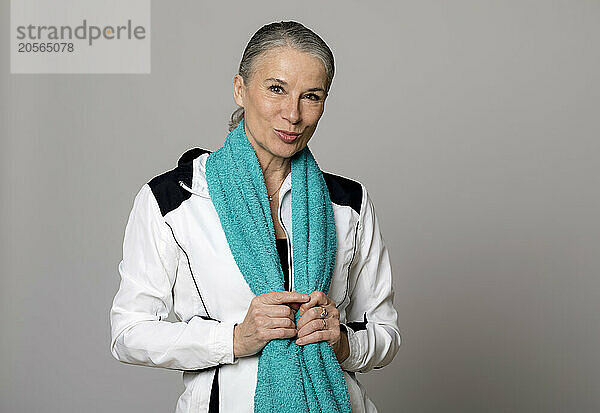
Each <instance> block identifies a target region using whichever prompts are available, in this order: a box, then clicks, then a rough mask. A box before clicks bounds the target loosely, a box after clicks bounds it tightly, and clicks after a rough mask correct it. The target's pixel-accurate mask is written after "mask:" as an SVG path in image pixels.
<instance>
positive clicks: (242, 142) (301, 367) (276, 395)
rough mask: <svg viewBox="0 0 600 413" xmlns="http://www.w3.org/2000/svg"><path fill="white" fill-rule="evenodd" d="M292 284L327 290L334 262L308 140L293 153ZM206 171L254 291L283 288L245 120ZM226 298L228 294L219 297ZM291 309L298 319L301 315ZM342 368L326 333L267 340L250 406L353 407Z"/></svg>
mask: <svg viewBox="0 0 600 413" xmlns="http://www.w3.org/2000/svg"><path fill="white" fill-rule="evenodd" d="M291 162H292V164H291V168H292V171H291V173H292V246H293V258H294V259H293V267H294V286H295V290H296V291H299V292H303V293H306V294H309V293H311V292H313V291H315V290H319V291H323V292H324V293H326V294H327V292H328V291H329V284H330V281H331V274H332V272H333V267H334V265H335V256H336V232H335V221H334V218H333V207H332V205H331V199H330V198H329V192H328V190H327V186H326V184H325V179H324V178H323V173H322V172H321V169H320V168H319V166H318V165H317V162H316V161H315V158H314V157H313V155H312V153H311V151H310V150H309V148H308V146H306V147H305V148H304V149H303V150H301V151H300V152H298V153H296V154H294V156H293V157H292V158H291ZM206 179H207V183H208V190H209V194H210V196H211V199H212V202H213V204H214V206H215V209H216V210H217V213H218V215H219V219H220V221H221V226H222V227H223V231H224V232H225V236H226V238H227V242H228V244H229V248H230V249H231V252H232V254H233V257H234V259H235V262H236V263H237V265H238V268H239V269H240V271H241V272H242V274H243V276H244V279H245V280H246V282H247V283H248V285H249V286H250V289H251V290H252V292H253V293H254V294H256V295H260V294H264V293H267V292H271V291H282V290H283V289H284V278H283V277H284V275H283V270H282V268H281V264H280V261H279V256H278V253H277V248H276V245H275V230H274V228H273V221H272V218H271V209H270V207H269V200H268V197H267V188H266V186H265V182H264V177H263V174H262V170H261V168H260V164H259V163H258V158H257V157H256V153H255V152H254V148H253V147H252V144H251V143H250V142H249V141H248V138H247V137H246V132H245V130H244V120H242V121H241V122H240V123H239V125H238V126H237V127H236V128H235V129H234V130H232V131H231V132H229V134H228V135H227V137H226V138H225V143H224V144H223V146H222V147H221V148H219V149H218V150H216V151H214V152H212V153H211V154H210V155H209V156H208V159H207V160H206ZM223 298H224V299H225V297H223ZM299 318H300V317H299V316H298V314H296V322H298V320H299ZM350 410H351V409H350V399H349V396H348V388H347V387H346V381H345V379H344V376H343V374H342V369H341V368H340V365H339V363H338V361H337V359H336V357H335V353H334V352H333V349H332V348H331V346H330V345H329V343H328V342H327V341H320V342H317V343H311V344H306V345H304V346H298V345H297V344H296V343H295V339H289V338H286V339H275V340H271V341H270V342H269V343H268V344H267V345H266V346H265V347H264V348H263V349H262V351H261V353H260V356H259V361H258V374H257V383H256V392H255V394H254V411H255V412H260V413H263V412H293V413H298V412H311V413H313V412H350Z"/></svg>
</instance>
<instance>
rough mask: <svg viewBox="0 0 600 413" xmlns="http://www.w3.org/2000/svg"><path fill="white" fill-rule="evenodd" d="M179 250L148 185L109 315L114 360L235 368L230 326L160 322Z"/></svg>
mask: <svg viewBox="0 0 600 413" xmlns="http://www.w3.org/2000/svg"><path fill="white" fill-rule="evenodd" d="M178 261H179V247H178V245H177V243H176V241H175V239H174V237H173V234H172V233H171V230H170V228H169V226H168V225H167V223H166V222H165V220H164V218H163V216H162V214H161V212H160V209H159V206H158V203H157V201H156V198H155V197H154V194H153V193H152V190H151V189H150V187H149V185H148V184H144V185H143V186H142V188H141V189H140V190H139V192H138V193H137V195H136V197H135V200H134V202H133V208H132V210H131V212H130V214H129V219H128V222H127V226H126V228H125V237H124V241H123V259H122V260H121V261H120V263H119V265H118V270H119V274H120V276H121V282H120V286H119V289H118V291H117V293H116V295H115V297H114V299H113V303H112V307H111V310H110V324H111V343H110V349H111V353H112V355H113V356H114V357H115V358H116V359H117V360H119V361H121V362H124V363H127V364H137V365H143V366H149V367H162V368H166V369H174V370H197V369H203V368H207V367H212V366H215V365H218V364H226V363H237V359H235V360H234V357H233V327H234V324H233V323H226V322H219V321H217V320H207V319H204V318H202V317H199V316H194V317H192V318H191V319H190V320H189V321H180V322H170V321H164V319H165V318H167V317H168V315H169V312H170V311H171V308H172V306H173V295H172V289H173V284H174V282H175V276H176V272H177V265H178Z"/></svg>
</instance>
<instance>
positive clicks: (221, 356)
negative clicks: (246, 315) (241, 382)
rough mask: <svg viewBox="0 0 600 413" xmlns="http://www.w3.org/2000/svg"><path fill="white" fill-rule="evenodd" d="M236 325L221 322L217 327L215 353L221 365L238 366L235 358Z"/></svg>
mask: <svg viewBox="0 0 600 413" xmlns="http://www.w3.org/2000/svg"><path fill="white" fill-rule="evenodd" d="M234 325H235V323H232V322H226V321H221V322H220V323H217V324H216V325H215V329H214V339H213V340H212V342H213V346H214V348H213V352H214V354H215V355H216V359H217V362H218V363H219V364H237V362H238V359H237V358H234V357H233V327H234Z"/></svg>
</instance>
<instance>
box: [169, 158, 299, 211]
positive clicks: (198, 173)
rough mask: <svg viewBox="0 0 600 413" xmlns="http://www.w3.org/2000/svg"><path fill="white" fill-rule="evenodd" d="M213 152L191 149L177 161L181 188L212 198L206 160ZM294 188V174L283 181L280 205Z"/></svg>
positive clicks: (280, 191)
mask: <svg viewBox="0 0 600 413" xmlns="http://www.w3.org/2000/svg"><path fill="white" fill-rule="evenodd" d="M211 152H212V151H209V150H208V149H203V148H191V149H188V150H187V151H185V152H184V153H183V154H182V155H181V156H180V157H179V160H178V161H177V168H176V170H177V171H178V173H177V174H176V176H177V179H178V181H179V182H178V183H179V186H180V187H182V188H183V189H184V190H186V191H188V192H191V193H192V194H195V195H198V196H201V197H204V198H210V195H209V193H208V184H207V182H206V158H208V154H210V153H211ZM291 187H292V173H291V172H290V173H288V175H287V176H286V177H285V179H284V180H283V183H282V184H281V188H280V189H279V205H280V206H281V201H282V199H283V197H284V195H285V193H286V192H287V191H289V190H290V189H291Z"/></svg>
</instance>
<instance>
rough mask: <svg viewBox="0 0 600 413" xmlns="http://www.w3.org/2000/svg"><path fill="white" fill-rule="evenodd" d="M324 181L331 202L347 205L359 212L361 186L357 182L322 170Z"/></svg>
mask: <svg viewBox="0 0 600 413" xmlns="http://www.w3.org/2000/svg"><path fill="white" fill-rule="evenodd" d="M323 177H324V178H325V183H326V184H327V188H328V189H329V197H330V198H331V202H333V203H335V204H338V205H347V206H349V207H351V208H352V209H354V210H355V211H356V212H357V213H359V214H360V206H361V205H362V187H361V185H360V183H359V182H357V181H353V180H352V179H349V178H345V177H343V176H340V175H335V174H331V173H329V172H323Z"/></svg>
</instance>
